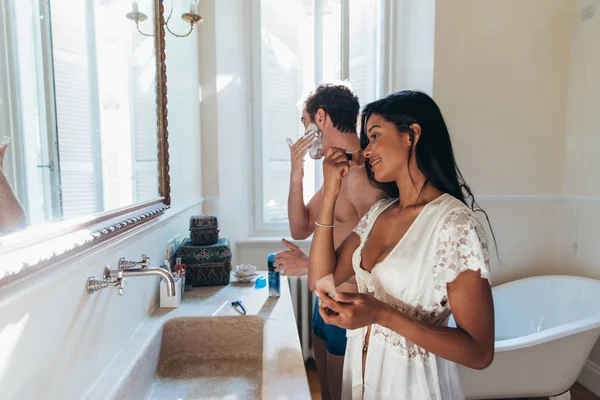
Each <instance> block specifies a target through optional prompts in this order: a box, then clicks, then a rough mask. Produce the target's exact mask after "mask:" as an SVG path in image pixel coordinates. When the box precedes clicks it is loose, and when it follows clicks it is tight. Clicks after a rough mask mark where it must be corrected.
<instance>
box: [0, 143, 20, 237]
mask: <svg viewBox="0 0 600 400" xmlns="http://www.w3.org/2000/svg"><path fill="white" fill-rule="evenodd" d="M9 142H10V138H8V137H6V136H5V137H4V139H2V140H1V141H0V235H5V234H7V233H11V232H14V231H16V230H18V229H21V228H24V227H25V224H26V217H25V209H24V208H23V206H22V205H21V203H19V200H18V199H17V196H16V195H15V192H14V190H13V188H12V186H11V185H10V183H9V182H8V179H7V178H6V175H5V174H4V155H5V154H6V150H7V149H8V145H9Z"/></svg>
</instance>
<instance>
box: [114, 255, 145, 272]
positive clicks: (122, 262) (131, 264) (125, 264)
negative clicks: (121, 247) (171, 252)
mask: <svg viewBox="0 0 600 400" xmlns="http://www.w3.org/2000/svg"><path fill="white" fill-rule="evenodd" d="M138 265H139V266H140V267H141V268H148V267H149V266H150V257H148V256H147V255H145V254H142V261H133V260H128V259H126V258H125V257H121V258H119V263H118V268H119V269H130V268H135V267H137V266H138Z"/></svg>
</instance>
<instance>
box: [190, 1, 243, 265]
mask: <svg viewBox="0 0 600 400" xmlns="http://www.w3.org/2000/svg"><path fill="white" fill-rule="evenodd" d="M199 8H200V12H201V13H202V14H206V15H209V16H212V21H211V22H210V23H208V24H203V25H202V26H201V31H200V35H201V38H202V39H201V41H200V46H199V48H200V54H201V60H202V74H201V82H200V83H201V87H202V104H201V107H202V114H203V115H210V116H211V118H210V121H209V120H208V118H205V119H204V122H203V124H204V125H203V132H206V135H203V139H202V140H203V144H204V145H205V146H204V147H203V156H204V158H205V162H204V182H203V189H204V193H205V195H206V197H207V200H208V201H207V204H206V206H205V209H204V211H205V212H211V213H215V214H216V215H217V217H218V219H219V230H220V234H221V236H224V237H227V238H229V239H230V241H231V243H232V246H233V247H234V252H233V261H234V263H236V262H239V255H238V252H237V251H235V243H236V242H237V241H238V240H241V239H245V238H247V237H249V236H250V235H251V233H252V230H253V215H252V206H253V187H252V183H253V168H252V150H251V149H252V141H251V129H250V128H251V125H252V119H251V112H250V101H251V98H250V86H251V82H250V60H251V52H250V42H249V40H250V34H249V32H250V26H249V22H250V18H249V15H250V2H246V1H244V2H242V1H239V0H219V1H214V0H203V1H201V2H200V5H199ZM205 54H206V55H205Z"/></svg>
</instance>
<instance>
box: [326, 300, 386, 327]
mask: <svg viewBox="0 0 600 400" xmlns="http://www.w3.org/2000/svg"><path fill="white" fill-rule="evenodd" d="M315 293H316V294H317V296H318V297H319V304H320V305H321V307H319V313H320V314H321V316H322V317H323V320H324V321H325V323H326V324H331V325H335V326H339V327H340V328H344V329H358V328H362V327H363V326H367V325H371V324H381V321H382V319H383V318H384V317H385V313H386V312H387V311H389V310H390V309H391V307H390V306H389V305H388V304H386V303H384V302H382V301H380V300H377V299H376V298H375V297H374V296H371V295H368V294H363V293H338V296H337V298H336V299H335V300H334V299H331V298H329V297H328V296H327V295H326V294H325V293H321V292H318V291H317V292H315ZM336 300H337V301H336Z"/></svg>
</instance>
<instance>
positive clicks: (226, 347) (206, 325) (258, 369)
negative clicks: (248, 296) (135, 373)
mask: <svg viewBox="0 0 600 400" xmlns="http://www.w3.org/2000/svg"><path fill="white" fill-rule="evenodd" d="M156 345H158V341H157V342H156ZM262 352H263V320H262V319H261V318H260V317H256V316H236V317H204V318H177V319H173V320H170V321H168V322H167V323H166V324H165V325H164V327H163V329H162V334H161V338H160V352H159V354H158V363H157V367H156V374H155V376H154V379H153V381H152V384H151V386H150V389H149V391H148V393H147V396H146V397H145V398H149V399H166V398H169V399H203V398H210V399H220V398H228V399H234V398H239V399H258V398H260V397H261V386H262Z"/></svg>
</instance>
